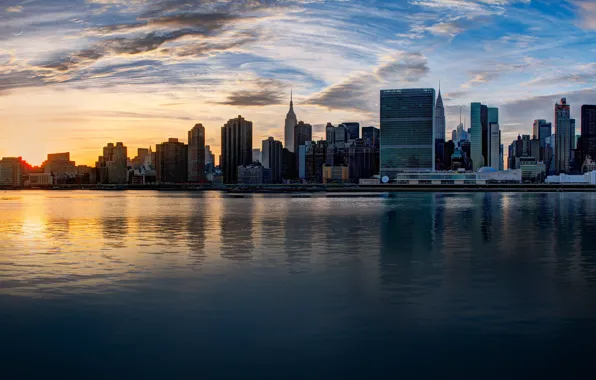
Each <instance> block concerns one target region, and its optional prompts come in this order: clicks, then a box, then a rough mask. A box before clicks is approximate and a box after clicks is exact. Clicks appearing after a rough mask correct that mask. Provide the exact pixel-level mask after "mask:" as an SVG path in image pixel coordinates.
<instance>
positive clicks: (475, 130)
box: [470, 103, 488, 170]
mask: <svg viewBox="0 0 596 380" xmlns="http://www.w3.org/2000/svg"><path fill="white" fill-rule="evenodd" d="M484 107H486V106H484ZM482 108H483V105H482V104H481V103H472V104H471V105H470V122H471V123H472V126H471V134H472V136H471V138H470V143H471V146H470V149H471V154H472V167H473V170H478V169H480V168H481V167H483V166H486V165H485V156H484V151H485V149H484V148H483V146H484V139H483V133H482V132H483V116H484V115H483V112H482ZM486 116H487V122H488V112H487V114H486Z"/></svg>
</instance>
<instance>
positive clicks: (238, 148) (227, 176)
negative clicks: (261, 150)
mask: <svg viewBox="0 0 596 380" xmlns="http://www.w3.org/2000/svg"><path fill="white" fill-rule="evenodd" d="M251 163H252V122H251V121H248V120H245V119H244V118H243V117H242V116H238V117H237V118H236V119H230V120H229V121H228V122H227V123H226V124H225V125H224V126H223V127H222V128H221V161H220V166H221V170H222V171H223V181H224V183H236V182H237V181H238V166H240V165H250V164H251Z"/></svg>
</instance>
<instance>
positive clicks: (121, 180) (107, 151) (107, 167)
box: [95, 142, 128, 184]
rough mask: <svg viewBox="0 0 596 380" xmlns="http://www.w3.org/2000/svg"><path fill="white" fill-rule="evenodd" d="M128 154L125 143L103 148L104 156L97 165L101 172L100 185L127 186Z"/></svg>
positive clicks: (110, 144)
mask: <svg viewBox="0 0 596 380" xmlns="http://www.w3.org/2000/svg"><path fill="white" fill-rule="evenodd" d="M127 164H128V154H127V148H126V147H125V146H124V144H123V143H121V142H118V143H116V145H114V144H113V143H109V144H108V145H106V146H105V147H104V148H103V156H100V157H99V158H98V160H97V162H96V163H95V167H96V168H97V169H98V170H99V178H100V182H99V183H110V184H126V183H128V168H127Z"/></svg>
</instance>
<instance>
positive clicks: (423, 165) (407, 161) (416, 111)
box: [380, 88, 435, 178]
mask: <svg viewBox="0 0 596 380" xmlns="http://www.w3.org/2000/svg"><path fill="white" fill-rule="evenodd" d="M434 103H435V90H434V89H432V88H419V89H398V90H381V107H380V108H381V109H380V119H381V169H380V171H381V176H389V177H390V178H391V177H395V176H396V174H397V173H399V172H404V171H432V170H433V169H434V157H435V144H434V141H435V136H434V111H435V104H434Z"/></svg>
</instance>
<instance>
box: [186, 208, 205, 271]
mask: <svg viewBox="0 0 596 380" xmlns="http://www.w3.org/2000/svg"><path fill="white" fill-rule="evenodd" d="M195 200H196V202H194V203H193V205H194V207H193V209H192V210H190V213H189V215H188V216H187V218H186V244H187V246H188V255H189V257H190V259H191V262H192V264H193V265H198V264H201V263H202V262H203V261H205V258H206V253H205V243H206V239H207V230H208V229H209V226H208V225H207V218H208V216H209V215H211V210H210V207H211V202H209V200H207V199H200V200H199V199H196V198H195Z"/></svg>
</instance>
